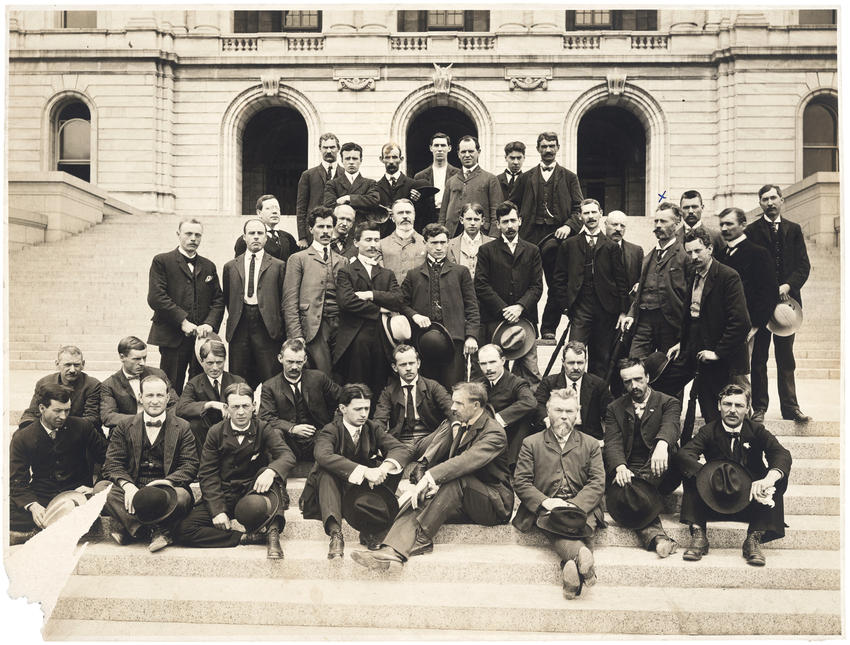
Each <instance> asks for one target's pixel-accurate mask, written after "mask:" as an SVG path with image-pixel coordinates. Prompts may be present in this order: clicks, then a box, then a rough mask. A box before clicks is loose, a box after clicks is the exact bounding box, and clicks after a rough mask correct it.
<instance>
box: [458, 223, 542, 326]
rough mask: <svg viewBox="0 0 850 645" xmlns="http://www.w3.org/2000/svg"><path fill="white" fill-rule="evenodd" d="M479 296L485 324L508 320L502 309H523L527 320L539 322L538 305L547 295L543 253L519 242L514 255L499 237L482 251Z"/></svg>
mask: <svg viewBox="0 0 850 645" xmlns="http://www.w3.org/2000/svg"><path fill="white" fill-rule="evenodd" d="M475 293H476V295H477V296H478V301H479V304H480V310H481V322H482V323H489V322H497V321H501V320H504V318H503V316H502V309H504V308H505V307H509V306H510V305H515V304H519V305H522V309H523V317H524V318H527V319H528V320H529V321H531V322H533V323H536V322H537V303H538V302H539V301H540V298H541V296H542V295H543V265H542V264H541V259H540V249H538V248H537V245H536V244H531V243H530V242H526V241H525V240H523V239H518V241H517V246H516V253H515V254H514V253H511V251H510V249H509V248H508V245H507V244H505V241H504V240H503V239H502V238H501V237H499V238H497V239H495V240H493V241H492V242H488V243H487V244H482V245H481V247H480V248H479V249H478V262H477V264H476V267H475Z"/></svg>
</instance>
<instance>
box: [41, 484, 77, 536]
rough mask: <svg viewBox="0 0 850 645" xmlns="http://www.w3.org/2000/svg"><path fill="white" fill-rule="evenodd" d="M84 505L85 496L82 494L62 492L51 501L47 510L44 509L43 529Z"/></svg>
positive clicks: (72, 491) (73, 491)
mask: <svg viewBox="0 0 850 645" xmlns="http://www.w3.org/2000/svg"><path fill="white" fill-rule="evenodd" d="M85 503H86V496H85V495H83V494H82V493H80V492H78V491H75V490H66V491H62V492H61V493H59V494H58V495H57V496H56V497H54V498H53V499H51V500H50V503H49V504H48V505H47V508H46V509H44V519H43V520H42V522H43V523H44V526H45V527H48V526H50V525H51V524H53V523H54V522H58V521H59V520H60V519H61V518H63V517H65V516H66V515H68V513H70V512H71V511H73V510H74V509H75V508H78V507H80V506H82V505H83V504H85Z"/></svg>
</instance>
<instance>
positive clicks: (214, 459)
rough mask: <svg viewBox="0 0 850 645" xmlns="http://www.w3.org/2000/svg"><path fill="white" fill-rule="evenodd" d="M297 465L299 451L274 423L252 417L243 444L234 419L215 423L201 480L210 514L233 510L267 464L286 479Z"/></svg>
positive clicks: (206, 444)
mask: <svg viewBox="0 0 850 645" xmlns="http://www.w3.org/2000/svg"><path fill="white" fill-rule="evenodd" d="M294 466H295V455H293V454H292V451H291V450H290V449H289V446H287V445H286V442H285V441H284V440H283V437H281V435H280V433H279V432H278V431H277V430H275V429H274V428H272V427H271V426H270V425H268V424H266V423H264V422H263V421H260V420H259V419H256V418H254V419H252V420H251V426H250V428H249V429H248V434H247V435H245V438H244V439H243V440H242V445H239V442H238V441H237V440H236V437H235V436H234V434H233V428H232V426H231V425H230V420H229V419H226V420H224V421H221V422H219V423H216V424H215V425H213V427H211V428H210V430H209V432H208V433H207V438H206V441H204V449H203V452H202V453H201V465H200V467H199V468H198V481H199V482H200V484H201V493H202V495H203V500H204V502H206V505H207V509H208V510H209V512H210V517H215V516H216V515H218V514H219V513H228V514H231V513H233V509H234V507H235V506H236V503H237V502H238V501H239V498H240V497H242V496H243V495H245V494H246V493H247V490H246V488H247V489H250V488H251V487H252V486H253V482H254V480H255V479H256V478H257V475H259V474H260V473H261V472H262V471H264V470H265V469H266V468H271V469H272V470H273V471H274V472H275V474H276V475H277V477H278V478H280V480H281V481H282V482H283V481H286V478H287V477H288V476H289V471H290V470H292V468H293V467H294Z"/></svg>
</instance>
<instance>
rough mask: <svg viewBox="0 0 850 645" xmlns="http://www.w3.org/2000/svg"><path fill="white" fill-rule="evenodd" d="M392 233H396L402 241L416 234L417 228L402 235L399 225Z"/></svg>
mask: <svg viewBox="0 0 850 645" xmlns="http://www.w3.org/2000/svg"><path fill="white" fill-rule="evenodd" d="M392 234H393V235H395V237H396V238H397V239H399V240H401V241H402V242H406V241H407V240H409V239H411V238H412V237H413V236H414V235H415V234H416V229H415V228H411V229H410V232H409V233H408V234H407V235H401V233H399V230H398V227H396V228H395V229H393V232H392Z"/></svg>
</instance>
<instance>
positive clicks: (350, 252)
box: [311, 231, 357, 259]
mask: <svg viewBox="0 0 850 645" xmlns="http://www.w3.org/2000/svg"><path fill="white" fill-rule="evenodd" d="M311 243H312V242H311ZM331 248H332V249H333V250H334V251H336V252H337V253H338V254H339V255H341V256H343V257H346V258H348V259H351V258H356V257H357V247H356V246H354V231H349V232H348V235H346V236H345V241H344V242H343V243H342V244H341V245H340V240H339V238H338V237H335V238H333V239H332V240H331Z"/></svg>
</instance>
